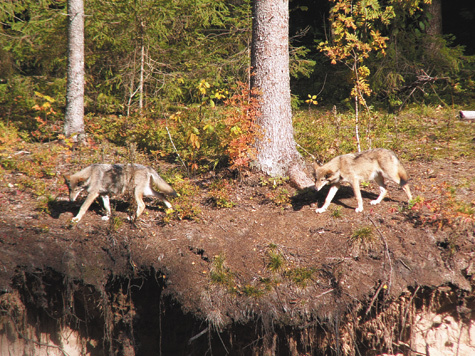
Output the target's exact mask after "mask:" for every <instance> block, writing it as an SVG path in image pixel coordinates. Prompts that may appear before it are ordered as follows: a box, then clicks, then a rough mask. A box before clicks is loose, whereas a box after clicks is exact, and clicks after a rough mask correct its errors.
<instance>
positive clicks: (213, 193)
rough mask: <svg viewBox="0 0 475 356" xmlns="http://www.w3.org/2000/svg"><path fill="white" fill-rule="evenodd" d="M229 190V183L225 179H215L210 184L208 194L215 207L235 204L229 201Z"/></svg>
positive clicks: (227, 206)
mask: <svg viewBox="0 0 475 356" xmlns="http://www.w3.org/2000/svg"><path fill="white" fill-rule="evenodd" d="M231 190H232V187H231V184H230V183H229V181H227V180H225V179H217V180H215V181H214V182H213V183H212V184H211V187H210V190H209V195H210V197H211V200H212V202H213V203H214V205H215V206H216V207H217V208H232V207H233V206H234V205H235V203H234V202H233V201H231V197H230V195H231V194H230V193H231Z"/></svg>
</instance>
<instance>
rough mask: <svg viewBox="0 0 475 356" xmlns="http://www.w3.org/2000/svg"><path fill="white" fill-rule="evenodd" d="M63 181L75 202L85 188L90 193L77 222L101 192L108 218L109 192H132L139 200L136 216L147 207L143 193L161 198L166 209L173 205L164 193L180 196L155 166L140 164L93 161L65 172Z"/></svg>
mask: <svg viewBox="0 0 475 356" xmlns="http://www.w3.org/2000/svg"><path fill="white" fill-rule="evenodd" d="M64 180H65V181H66V185H67V186H68V188H69V199H70V200H71V201H75V200H76V198H77V197H78V195H79V193H81V191H83V190H86V191H87V193H88V195H87V198H86V200H85V201H84V203H83V204H82V206H81V208H80V209H79V213H78V214H77V215H76V216H75V217H74V218H73V219H72V221H73V222H75V223H77V222H78V221H79V220H81V218H82V217H83V216H84V214H85V213H86V211H87V209H89V207H90V206H91V204H92V202H93V201H94V200H95V199H96V198H97V197H98V196H99V195H100V196H101V197H102V202H103V203H104V208H105V209H106V212H107V216H104V217H103V218H102V219H103V220H107V219H108V218H109V216H110V215H111V208H110V203H109V195H120V194H124V193H125V192H126V191H130V192H133V194H134V197H135V200H136V202H137V212H136V214H135V217H134V218H135V219H137V218H138V217H139V216H140V215H141V214H142V212H143V211H144V209H145V203H144V202H143V196H144V195H146V196H154V197H157V198H159V199H161V200H162V201H163V202H164V203H165V205H166V206H167V208H171V204H170V202H169V201H167V200H166V199H165V195H164V194H167V195H171V196H176V195H177V194H176V192H175V190H174V189H173V188H172V187H171V186H170V185H168V183H167V182H165V181H164V180H163V179H162V178H161V177H160V176H159V175H158V173H157V172H156V171H155V170H154V169H153V168H150V167H146V166H143V165H140V164H127V165H123V164H93V165H90V166H88V167H86V168H84V169H83V170H82V171H80V172H78V173H76V174H73V175H65V176H64ZM152 183H154V184H155V185H156V186H157V188H158V189H159V190H160V193H159V192H157V191H155V190H153V189H152ZM163 193H164V194H163Z"/></svg>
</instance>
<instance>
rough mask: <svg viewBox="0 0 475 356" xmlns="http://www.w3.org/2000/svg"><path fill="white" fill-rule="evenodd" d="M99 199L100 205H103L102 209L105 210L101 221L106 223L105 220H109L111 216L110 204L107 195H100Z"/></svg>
mask: <svg viewBox="0 0 475 356" xmlns="http://www.w3.org/2000/svg"><path fill="white" fill-rule="evenodd" d="M101 198H102V204H104V209H106V216H103V217H102V220H104V221H106V220H109V218H110V216H111V215H112V212H111V204H110V201H109V196H108V195H102V196H101Z"/></svg>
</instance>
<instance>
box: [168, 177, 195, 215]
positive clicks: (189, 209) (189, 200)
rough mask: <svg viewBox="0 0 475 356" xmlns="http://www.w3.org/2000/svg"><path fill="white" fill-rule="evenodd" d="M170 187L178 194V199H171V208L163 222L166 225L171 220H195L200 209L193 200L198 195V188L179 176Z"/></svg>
mask: <svg viewBox="0 0 475 356" xmlns="http://www.w3.org/2000/svg"><path fill="white" fill-rule="evenodd" d="M171 185H172V186H173V188H174V189H175V191H176V192H177V193H178V197H176V198H174V199H173V202H172V205H173V208H171V209H167V210H166V215H165V217H164V218H163V222H164V223H165V224H168V223H170V222H172V221H173V220H197V219H198V216H199V214H200V213H201V209H200V208H199V206H198V205H197V204H196V203H195V202H194V200H193V198H194V197H196V196H198V195H199V188H198V187H197V186H196V185H194V184H192V183H191V182H190V180H189V179H183V178H181V177H180V176H176V177H175V179H174V181H173V182H172V183H171Z"/></svg>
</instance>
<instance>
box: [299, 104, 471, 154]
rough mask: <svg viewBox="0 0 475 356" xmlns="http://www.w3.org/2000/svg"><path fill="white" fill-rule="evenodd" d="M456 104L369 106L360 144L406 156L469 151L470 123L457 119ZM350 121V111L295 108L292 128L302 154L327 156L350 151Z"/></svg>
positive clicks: (353, 147) (353, 143)
mask: <svg viewBox="0 0 475 356" xmlns="http://www.w3.org/2000/svg"><path fill="white" fill-rule="evenodd" d="M460 109H461V108H458V107H454V108H443V107H440V106H438V107H434V106H425V105H411V106H409V107H407V108H406V109H405V110H403V111H401V112H400V113H397V114H395V113H387V112H385V111H383V110H381V109H380V110H377V111H376V110H374V111H373V112H372V114H373V116H372V118H371V120H368V119H367V118H366V117H364V118H363V120H361V121H360V125H361V128H362V130H361V131H360V132H361V143H362V149H363V150H365V149H370V148H375V147H381V148H388V149H391V150H393V151H395V152H397V153H399V154H400V157H402V158H403V159H410V160H413V159H424V160H431V159H437V158H447V157H466V156H472V155H474V154H475V151H474V149H475V148H474V146H473V143H471V142H472V139H473V135H472V134H471V132H472V131H471V130H470V129H468V127H469V126H470V123H467V122H463V121H461V120H458V119H456V115H457V113H458V111H459V110H460ZM353 123H354V115H353V113H352V112H351V111H349V112H348V111H347V112H342V113H336V112H335V111H334V110H331V111H328V110H324V109H322V110H312V112H311V114H310V115H309V114H308V112H307V111H306V110H304V111H300V112H298V113H296V115H295V117H294V130H295V131H294V132H295V138H296V141H297V143H298V144H299V145H300V146H301V147H302V148H303V149H302V150H301V151H300V152H301V154H302V155H303V156H308V155H309V154H311V155H312V156H313V158H315V159H317V160H318V161H320V162H328V161H329V160H330V159H331V158H333V157H334V156H337V155H341V154H346V153H350V152H355V151H356V149H357V148H356V140H355V137H354V131H353ZM401 142H403V143H404V144H403V145H401ZM402 147H404V149H402Z"/></svg>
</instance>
